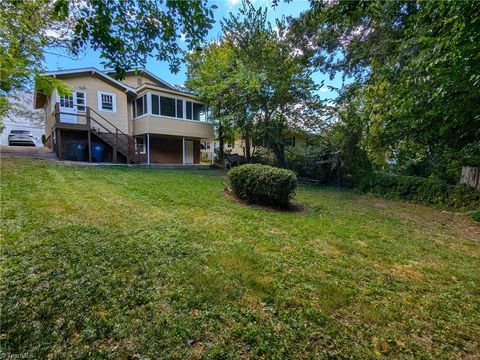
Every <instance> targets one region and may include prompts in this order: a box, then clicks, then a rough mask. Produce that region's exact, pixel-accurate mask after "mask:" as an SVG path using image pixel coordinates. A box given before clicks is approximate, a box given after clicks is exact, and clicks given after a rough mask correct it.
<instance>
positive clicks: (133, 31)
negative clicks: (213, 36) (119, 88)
mask: <svg viewBox="0 0 480 360" xmlns="http://www.w3.org/2000/svg"><path fill="white" fill-rule="evenodd" d="M215 7H216V6H215V5H212V6H211V7H209V6H208V5H207V1H206V0H175V1H171V0H166V1H162V0H156V1H136V0H122V1H111V0H82V1H68V0H55V1H51V0H38V1H30V0H25V1H23V0H4V1H2V5H1V6H0V63H1V67H0V95H1V96H2V97H1V99H0V100H1V101H2V103H1V104H0V106H1V105H3V106H2V109H3V110H5V105H6V100H5V96H6V95H8V93H10V92H12V91H19V90H24V89H25V88H26V87H28V86H31V85H32V84H33V78H34V77H35V75H36V74H37V73H38V72H39V71H40V70H41V69H42V64H43V60H44V54H45V51H47V49H50V50H51V49H52V48H56V47H62V48H63V50H65V49H66V50H67V53H69V54H71V55H78V54H80V53H82V52H83V51H84V50H85V49H87V48H93V49H95V50H98V51H99V52H100V56H101V58H102V59H103V60H104V65H105V66H106V67H112V68H113V69H114V70H115V72H116V76H117V77H118V78H120V79H121V78H123V76H124V74H125V71H126V70H128V69H130V68H132V67H135V66H143V65H145V63H146V61H147V58H148V57H149V56H153V57H155V58H156V59H157V60H164V61H167V62H168V63H169V64H170V68H171V70H172V71H174V72H176V71H178V69H179V65H180V62H181V59H182V56H183V50H182V48H181V46H180V43H179V42H180V38H183V39H184V41H185V43H186V46H187V48H188V49H193V48H195V47H197V46H198V45H199V44H200V43H201V42H202V41H203V39H204V38H205V36H206V35H207V31H208V29H210V28H211V26H212V24H213V12H212V8H215ZM49 85H51V84H49ZM0 115H1V114H0Z"/></svg>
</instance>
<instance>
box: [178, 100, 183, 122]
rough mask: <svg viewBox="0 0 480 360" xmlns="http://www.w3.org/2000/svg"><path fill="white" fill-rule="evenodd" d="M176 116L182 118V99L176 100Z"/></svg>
mask: <svg viewBox="0 0 480 360" xmlns="http://www.w3.org/2000/svg"><path fill="white" fill-rule="evenodd" d="M177 118H180V119H183V100H177Z"/></svg>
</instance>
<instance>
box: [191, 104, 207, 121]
mask: <svg viewBox="0 0 480 360" xmlns="http://www.w3.org/2000/svg"><path fill="white" fill-rule="evenodd" d="M193 120H198V121H200V120H201V121H205V106H203V105H202V104H197V103H193Z"/></svg>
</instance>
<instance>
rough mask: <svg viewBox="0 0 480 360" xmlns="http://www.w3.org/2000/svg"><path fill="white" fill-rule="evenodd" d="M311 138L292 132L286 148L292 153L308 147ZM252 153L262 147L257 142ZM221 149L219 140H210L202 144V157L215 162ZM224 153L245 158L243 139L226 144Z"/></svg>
mask: <svg viewBox="0 0 480 360" xmlns="http://www.w3.org/2000/svg"><path fill="white" fill-rule="evenodd" d="M309 136H311V135H310V134H309V133H307V132H302V131H298V130H297V131H290V132H289V133H288V135H287V136H285V138H284V144H285V148H286V149H288V150H290V151H292V150H294V149H301V148H304V147H305V146H306V145H307V139H308V138H309ZM250 144H251V146H250V149H251V153H252V154H253V153H254V150H255V149H256V148H257V147H258V146H261V144H258V143H257V142H256V141H253V139H252V141H251V142H250ZM219 147H220V142H219V141H218V140H213V139H209V140H207V141H204V142H203V143H202V144H201V153H202V157H204V158H206V159H208V160H209V161H214V160H215V159H216V157H217V156H218V148H219ZM224 151H225V153H226V154H238V155H241V156H245V143H244V141H243V139H241V138H237V139H235V141H234V142H228V141H227V142H225V144H224Z"/></svg>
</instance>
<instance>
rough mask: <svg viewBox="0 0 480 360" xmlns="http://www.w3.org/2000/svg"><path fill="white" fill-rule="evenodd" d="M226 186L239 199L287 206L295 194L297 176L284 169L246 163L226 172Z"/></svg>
mask: <svg viewBox="0 0 480 360" xmlns="http://www.w3.org/2000/svg"><path fill="white" fill-rule="evenodd" d="M227 178H228V186H229V188H230V190H231V191H232V192H233V193H234V194H235V196H236V197H238V198H239V199H243V200H247V201H250V202H255V203H261V204H268V205H274V206H283V207H284V206H287V205H288V202H289V200H290V199H291V198H292V197H293V195H294V194H295V189H296V187H297V177H296V176H295V174H294V173H293V172H292V171H290V170H286V169H279V168H275V167H272V166H268V165H260V164H246V165H242V166H238V167H235V168H233V169H231V170H230V171H229V172H228V175H227Z"/></svg>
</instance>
